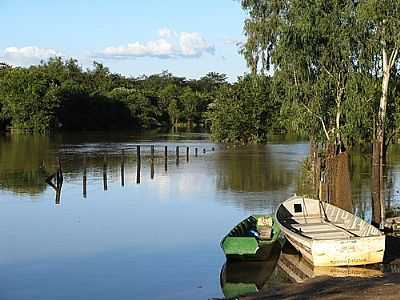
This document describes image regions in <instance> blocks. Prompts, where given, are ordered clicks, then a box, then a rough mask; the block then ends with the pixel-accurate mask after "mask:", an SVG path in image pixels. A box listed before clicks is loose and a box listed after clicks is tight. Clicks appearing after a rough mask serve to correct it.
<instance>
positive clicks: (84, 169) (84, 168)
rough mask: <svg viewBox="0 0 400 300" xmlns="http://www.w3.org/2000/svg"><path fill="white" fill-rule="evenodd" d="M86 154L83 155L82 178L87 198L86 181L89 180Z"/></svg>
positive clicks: (84, 193) (84, 194)
mask: <svg viewBox="0 0 400 300" xmlns="http://www.w3.org/2000/svg"><path fill="white" fill-rule="evenodd" d="M86 163H87V162H86V154H84V155H83V178H82V194H83V198H86V196H87V194H86V182H87V170H86V168H87V167H86Z"/></svg>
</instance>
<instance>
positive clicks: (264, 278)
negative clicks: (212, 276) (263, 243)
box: [220, 243, 281, 298]
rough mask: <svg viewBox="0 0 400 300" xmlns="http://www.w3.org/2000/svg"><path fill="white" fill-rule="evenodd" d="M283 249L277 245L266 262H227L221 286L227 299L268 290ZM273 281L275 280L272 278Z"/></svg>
mask: <svg viewBox="0 0 400 300" xmlns="http://www.w3.org/2000/svg"><path fill="white" fill-rule="evenodd" d="M280 252H281V247H280V244H279V243H275V244H274V246H273V247H272V250H271V253H270V255H269V257H268V259H266V260H262V261H229V260H228V261H227V262H226V263H225V264H224V265H223V266H222V269H221V273H220V284H221V289H222V292H223V294H224V296H225V297H226V298H235V297H239V296H244V295H247V294H252V293H256V292H259V291H261V290H263V289H264V288H268V287H269V286H270V285H271V283H270V280H271V275H272V273H273V271H274V270H275V267H276V265H277V263H278V259H279V255H280ZM272 280H274V279H273V278H272Z"/></svg>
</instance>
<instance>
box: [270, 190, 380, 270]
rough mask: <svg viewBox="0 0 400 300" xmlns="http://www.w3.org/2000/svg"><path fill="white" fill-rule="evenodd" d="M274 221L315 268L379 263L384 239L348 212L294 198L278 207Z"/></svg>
mask: <svg viewBox="0 0 400 300" xmlns="http://www.w3.org/2000/svg"><path fill="white" fill-rule="evenodd" d="M276 220H277V222H278V223H279V225H280V226H281V230H282V231H283V233H284V234H285V236H286V238H287V239H288V240H289V241H290V243H291V244H292V245H293V246H294V247H295V248H296V249H297V250H298V251H300V252H301V254H302V255H303V256H304V257H305V258H306V259H308V260H309V261H310V262H312V263H313V264H314V265H315V266H343V265H348V266H350V265H365V264H373V263H379V262H382V260H383V254H384V251H385V236H384V235H383V234H382V233H381V232H380V231H379V230H378V229H376V228H375V227H373V226H372V225H370V224H368V223H367V222H365V221H364V220H362V219H360V218H358V217H356V216H354V215H352V214H350V213H349V212H347V211H345V210H343V209H340V208H338V207H336V206H333V205H331V204H328V203H323V202H321V201H319V200H314V199H308V198H304V197H298V196H294V197H292V198H290V199H288V200H286V201H284V202H283V203H281V205H279V207H278V210H277V212H276Z"/></svg>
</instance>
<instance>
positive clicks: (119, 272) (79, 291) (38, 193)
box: [0, 133, 400, 300]
mask: <svg viewBox="0 0 400 300" xmlns="http://www.w3.org/2000/svg"><path fill="white" fill-rule="evenodd" d="M136 144H141V145H142V146H141V148H142V161H141V170H140V171H141V172H140V184H138V183H137V160H136V147H135V145H136ZM150 144H155V145H156V147H155V160H154V162H155V163H154V175H153V176H152V173H153V171H152V168H151V163H150V161H151V159H150V147H148V146H147V145H150ZM164 146H168V160H167V164H166V166H165V160H164ZM176 146H180V161H179V163H178V164H177V162H176V156H175V149H176ZM186 146H189V147H190V157H189V161H187V160H186ZM194 148H198V157H194ZM213 148H214V149H215V151H212V149H213ZM203 149H205V153H203ZM122 150H124V157H123V156H122ZM308 151H309V146H308V143H307V142H299V141H296V142H293V141H284V140H279V139H278V140H277V141H274V142H271V143H269V144H267V145H263V146H248V147H241V148H237V149H226V147H224V146H222V145H216V144H213V143H211V142H210V141H209V140H208V136H207V135H206V134H190V133H186V134H175V135H174V134H168V135H165V134H164V135H163V134H152V135H150V134H147V135H138V134H133V133H118V134H117V133H107V134H105V133H97V134H95V133H91V134H85V135H82V134H80V135H75V134H64V135H56V136H52V137H43V136H23V135H16V136H11V135H3V136H0V225H1V226H0V235H1V236H2V241H3V243H2V245H3V246H2V247H0V264H1V266H0V282H1V284H0V299H178V300H179V299H208V298H212V297H222V296H223V290H224V289H223V288H225V290H224V292H226V286H224V283H223V284H222V285H223V286H222V288H221V282H220V274H221V275H222V274H226V273H227V272H228V273H229V272H230V274H236V273H235V272H236V271H235V268H236V270H237V269H238V268H237V267H235V266H226V265H224V263H225V258H224V255H223V253H222V250H221V249H220V247H219V242H220V240H221V238H222V237H223V236H224V235H225V234H226V233H227V231H229V230H230V229H231V228H232V227H233V226H234V225H235V224H236V223H238V222H239V221H240V220H241V219H243V218H244V217H247V216H248V215H249V214H252V213H267V214H268V213H272V212H273V210H274V209H275V208H276V207H277V205H278V204H279V203H280V202H281V201H283V200H284V199H286V198H287V197H289V196H290V195H292V194H293V193H294V192H296V191H297V190H298V187H299V182H300V179H299V177H300V173H301V166H302V163H303V161H304V159H305V157H306V156H307V154H308ZM396 151H397V150H396V149H394V150H393V151H392V152H391V154H390V156H389V157H390V159H389V161H390V164H391V168H390V172H391V173H390V177H391V178H393V179H392V180H391V183H390V186H389V188H388V192H387V193H388V195H389V196H388V197H389V198H388V199H390V201H391V203H390V205H392V206H395V205H396V203H397V202H398V201H397V194H396V193H398V192H397V189H396V186H397V185H396V184H397V183H398V182H397V181H398V180H399V179H398V176H396V174H397V173H398V172H400V161H399V160H398V159H397V156H396V153H398V152H396ZM360 153H361V152H360ZM58 159H60V161H61V164H62V168H63V172H64V182H63V185H62V190H61V196H60V200H59V203H56V199H55V196H56V193H55V191H54V189H53V188H51V187H50V186H49V185H47V184H46V183H45V179H46V177H47V176H49V175H50V174H52V173H54V172H55V171H56V169H57V161H58ZM85 160H86V165H87V188H86V189H87V190H86V197H84V195H83V186H82V182H83V173H84V161H85ZM123 161H124V165H123V167H121V164H122V162H123ZM369 163H370V160H369V158H368V157H363V156H362V155H361V154H357V153H356V154H355V155H354V157H353V158H352V163H351V169H352V180H353V182H354V183H353V195H354V203H353V206H354V211H355V212H356V213H357V214H358V215H360V216H363V217H365V218H366V219H368V218H370V207H371V205H370V202H369V201H370V194H369V193H370V192H369V180H370V179H369V178H370V170H369V169H370V166H369ZM105 164H106V167H105V168H104V165H105ZM166 168H167V170H166ZM104 171H106V172H104ZM104 173H106V180H105V176H104ZM122 176H123V178H122ZM152 177H153V178H152ZM105 181H106V190H105V184H104V183H105ZM122 181H123V182H124V186H122ZM399 184H400V182H399ZM57 202H58V201H57ZM272 265H273V266H275V263H272ZM252 269H253V270H258V269H264V270H265V269H268V270H271V272H267V273H269V274H268V275H265V272H264V273H263V274H264V275H260V274H258V275H255V276H258V277H260V276H261V277H262V278H263V279H261V281H262V284H261V283H258V286H257V287H256V288H257V289H261V288H264V289H266V288H269V287H270V286H273V285H276V284H279V283H282V282H287V281H289V278H288V276H286V275H284V274H283V273H282V272H281V271H278V270H277V269H274V268H271V267H266V266H261V267H258V269H257V268H254V267H253V268H252ZM232 270H234V271H232ZM239 270H243V268H242V267H239ZM230 276H236V275H230ZM246 276H247V277H246V278H250V277H251V276H248V275H246ZM224 278H225V277H224ZM267 279H268V280H267ZM229 287H231V286H228V290H229ZM241 287H242V286H241ZM233 288H235V285H233ZM248 288H250V287H248ZM253 288H254V287H253ZM228 292H229V291H228Z"/></svg>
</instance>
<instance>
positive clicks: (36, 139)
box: [0, 134, 56, 195]
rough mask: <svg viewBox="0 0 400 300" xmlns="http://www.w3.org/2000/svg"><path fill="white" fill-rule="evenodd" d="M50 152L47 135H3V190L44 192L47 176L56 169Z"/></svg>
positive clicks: (0, 186) (0, 180)
mask: <svg viewBox="0 0 400 300" xmlns="http://www.w3.org/2000/svg"><path fill="white" fill-rule="evenodd" d="M51 152H52V149H51V144H50V139H49V137H47V136H40V135H32V136H31V135H18V134H17V135H6V136H4V137H0V189H2V190H10V191H13V192H15V193H22V194H30V195H35V194H39V193H42V192H43V191H44V190H45V189H46V182H45V179H46V178H47V177H48V176H49V175H50V174H51V173H52V170H53V171H54V169H56V168H55V164H54V162H55V161H56V159H55V155H51Z"/></svg>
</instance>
